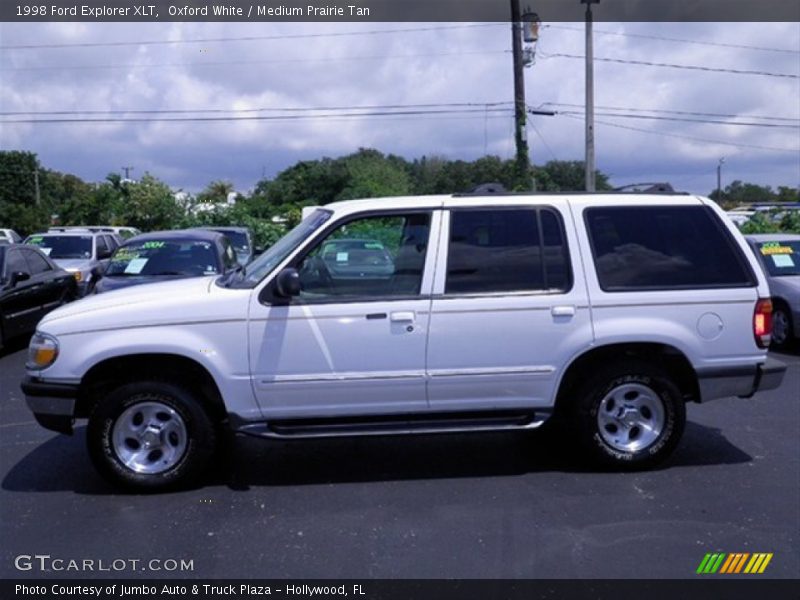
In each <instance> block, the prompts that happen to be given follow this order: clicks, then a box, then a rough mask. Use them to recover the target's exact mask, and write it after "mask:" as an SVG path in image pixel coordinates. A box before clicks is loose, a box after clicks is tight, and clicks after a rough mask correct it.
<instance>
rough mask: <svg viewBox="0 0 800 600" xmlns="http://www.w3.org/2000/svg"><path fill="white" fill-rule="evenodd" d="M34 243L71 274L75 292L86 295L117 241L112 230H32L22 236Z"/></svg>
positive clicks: (28, 241)
mask: <svg viewBox="0 0 800 600" xmlns="http://www.w3.org/2000/svg"><path fill="white" fill-rule="evenodd" d="M25 243H26V244H30V245H32V246H36V247H37V248H39V249H40V250H41V251H42V252H44V253H45V254H46V255H47V256H48V257H50V258H51V259H52V260H53V261H54V262H55V263H56V264H57V265H58V266H59V267H61V268H62V269H65V270H66V271H68V272H70V273H72V276H73V277H74V278H75V281H76V283H77V284H78V293H79V295H80V296H85V295H86V294H88V293H91V292H92V291H93V290H94V286H95V284H96V283H97V280H98V279H99V278H100V277H101V273H102V272H103V271H104V270H105V268H106V266H107V265H108V261H109V259H110V258H111V254H112V253H113V252H114V250H115V249H116V248H117V246H118V245H119V243H118V242H117V241H116V239H115V238H114V235H113V234H112V233H104V232H96V231H89V230H88V229H87V230H83V231H81V230H78V229H72V230H70V231H50V232H47V233H35V234H33V235H31V236H28V237H27V238H26V239H25Z"/></svg>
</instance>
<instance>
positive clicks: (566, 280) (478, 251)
mask: <svg viewBox="0 0 800 600" xmlns="http://www.w3.org/2000/svg"><path fill="white" fill-rule="evenodd" d="M570 281H571V277H570V270H569V259H568V256H567V249H566V244H565V242H564V234H563V227H562V225H561V221H560V219H559V217H558V216H557V214H556V213H555V212H553V211H552V210H549V209H536V208H519V209H517V208H514V209H502V210H454V211H452V213H451V216H450V246H449V251H448V260H447V280H446V283H445V293H446V294H477V293H498V292H525V291H557V290H566V289H568V288H569V287H570Z"/></svg>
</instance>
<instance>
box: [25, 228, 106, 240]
mask: <svg viewBox="0 0 800 600" xmlns="http://www.w3.org/2000/svg"><path fill="white" fill-rule="evenodd" d="M109 233H111V232H109V231H89V230H88V229H70V230H69V231H42V232H40V233H32V234H30V235H29V236H28V238H32V237H44V236H51V237H90V236H91V237H96V236H98V235H108V234H109ZM26 239H27V238H26Z"/></svg>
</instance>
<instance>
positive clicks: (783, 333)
mask: <svg viewBox="0 0 800 600" xmlns="http://www.w3.org/2000/svg"><path fill="white" fill-rule="evenodd" d="M745 237H746V239H747V243H748V244H750V246H751V247H752V248H753V252H755V255H756V256H757V257H758V259H759V260H760V261H761V264H762V265H763V266H764V272H765V273H766V275H767V282H768V283H769V289H770V293H771V294H772V305H773V306H772V345H773V346H774V347H775V348H778V349H785V348H788V347H789V346H791V345H792V343H793V342H794V341H795V340H796V339H797V338H798V337H800V235H797V234H792V233H765V234H759V235H748V236H745Z"/></svg>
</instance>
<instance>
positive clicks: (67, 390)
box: [20, 377, 78, 434]
mask: <svg viewBox="0 0 800 600" xmlns="http://www.w3.org/2000/svg"><path fill="white" fill-rule="evenodd" d="M20 387H21V388H22V393H23V394H25V401H26V403H27V404H28V408H30V409H31V411H32V412H33V416H34V417H35V418H36V421H37V422H38V423H39V425H41V426H42V427H44V428H45V429H50V430H52V431H57V432H58V433H66V434H72V423H73V422H74V421H75V404H76V402H77V398H78V385H77V384H64V383H47V382H44V381H39V380H38V379H35V378H33V377H25V379H23V380H22V384H21V385H20Z"/></svg>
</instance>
